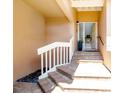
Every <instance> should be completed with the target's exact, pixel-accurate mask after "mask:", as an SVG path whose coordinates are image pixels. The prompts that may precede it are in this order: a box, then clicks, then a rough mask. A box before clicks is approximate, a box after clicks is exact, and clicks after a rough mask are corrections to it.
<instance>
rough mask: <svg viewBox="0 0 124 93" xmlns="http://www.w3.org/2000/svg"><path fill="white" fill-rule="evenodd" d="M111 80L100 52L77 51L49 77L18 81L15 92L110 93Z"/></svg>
mask: <svg viewBox="0 0 124 93" xmlns="http://www.w3.org/2000/svg"><path fill="white" fill-rule="evenodd" d="M110 81H111V74H110V72H109V70H108V69H107V68H106V67H105V66H104V64H103V59H102V56H101V54H100V53H99V52H75V53H74V55H73V57H72V61H71V63H70V64H67V65H63V66H59V67H57V70H56V71H54V72H50V73H49V74H48V77H47V78H44V79H41V80H38V82H37V83H25V82H17V83H16V84H15V85H14V93H110V92H111V87H110Z"/></svg>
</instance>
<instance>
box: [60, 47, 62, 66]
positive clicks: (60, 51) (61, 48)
mask: <svg viewBox="0 0 124 93" xmlns="http://www.w3.org/2000/svg"><path fill="white" fill-rule="evenodd" d="M61 64H62V47H60V65H61Z"/></svg>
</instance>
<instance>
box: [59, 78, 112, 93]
mask: <svg viewBox="0 0 124 93" xmlns="http://www.w3.org/2000/svg"><path fill="white" fill-rule="evenodd" d="M59 86H61V88H63V90H64V91H66V90H68V91H69V90H71V91H72V90H74V91H81V92H83V91H92V92H94V93H95V91H99V92H110V91H111V88H110V86H111V85H110V80H109V79H105V80H101V79H99V80H95V79H88V78H84V79H78V80H77V79H74V80H73V82H72V83H70V84H68V83H62V82H60V83H59ZM84 93H85V92H84ZM86 93H87V92H86ZM90 93H91V92H90ZM96 93H97V92H96Z"/></svg>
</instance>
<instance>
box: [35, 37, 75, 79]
mask: <svg viewBox="0 0 124 93" xmlns="http://www.w3.org/2000/svg"><path fill="white" fill-rule="evenodd" d="M73 45H74V39H73V38H71V40H70V42H54V43H52V44H49V45H46V46H44V47H41V48H38V50H37V52H38V55H41V75H40V77H39V79H42V78H45V77H47V76H48V73H49V72H52V71H55V70H56V67H58V66H61V65H65V64H69V63H70V62H71V59H72V55H73V52H74V47H73Z"/></svg>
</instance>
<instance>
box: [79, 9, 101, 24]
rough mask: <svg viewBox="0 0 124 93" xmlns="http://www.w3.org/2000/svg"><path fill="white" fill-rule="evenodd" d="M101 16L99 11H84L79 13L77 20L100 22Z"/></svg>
mask: <svg viewBox="0 0 124 93" xmlns="http://www.w3.org/2000/svg"><path fill="white" fill-rule="evenodd" d="M99 16H100V12H98V11H82V12H78V13H77V20H78V21H79V22H98V21H99Z"/></svg>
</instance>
